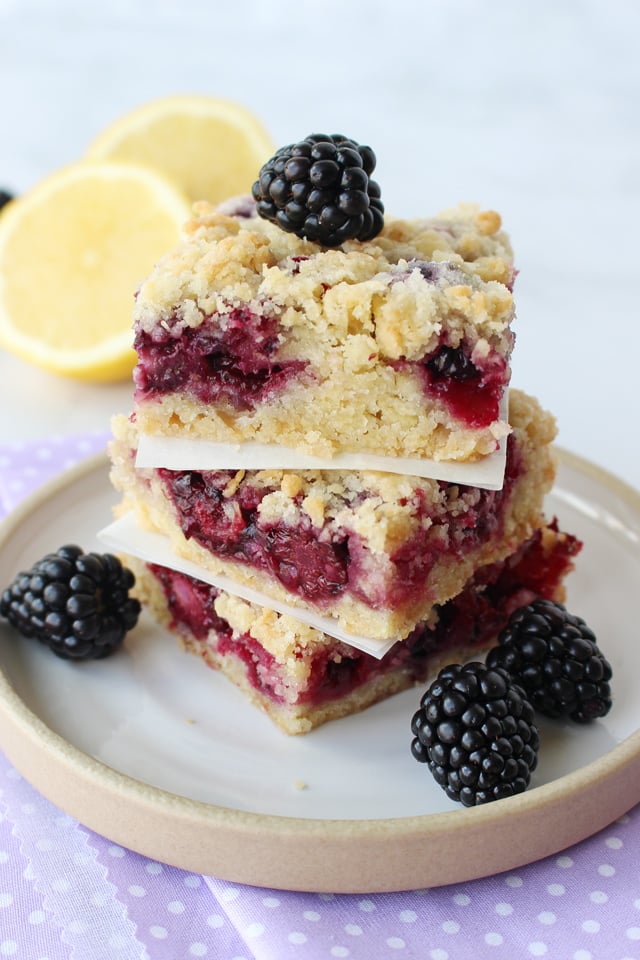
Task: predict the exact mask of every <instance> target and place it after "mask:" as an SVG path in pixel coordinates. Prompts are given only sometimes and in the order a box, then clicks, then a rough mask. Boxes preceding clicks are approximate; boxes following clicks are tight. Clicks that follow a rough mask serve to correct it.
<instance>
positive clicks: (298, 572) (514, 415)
mask: <svg viewBox="0 0 640 960" xmlns="http://www.w3.org/2000/svg"><path fill="white" fill-rule="evenodd" d="M510 421H511V430H512V432H511V434H510V436H509V438H508V445H507V462H506V472H505V481H504V485H503V487H502V490H500V491H489V490H481V489H478V488H476V487H463V486H460V485H458V484H452V483H443V482H440V481H436V480H429V479H420V478H416V477H404V476H400V475H397V474H384V473H375V472H371V471H369V472H367V471H363V472H341V471H308V472H303V473H295V472H292V471H287V470H271V471H239V472H237V473H234V472H233V471H212V472H199V471H192V470H182V471H172V470H165V469H136V468H135V447H136V437H137V430H138V424H137V419H134V420H127V419H126V418H125V417H120V418H117V419H116V420H115V421H114V425H113V426H114V435H115V440H114V441H113V443H112V445H111V457H112V463H113V466H112V481H113V484H114V486H115V487H116V488H117V489H118V490H120V491H121V493H122V494H123V496H124V504H123V508H122V509H123V510H124V509H131V510H133V511H134V512H135V514H136V518H137V520H138V522H139V523H140V525H141V526H143V527H144V528H146V529H150V530H153V531H155V532H157V533H162V534H164V535H165V536H168V537H169V539H170V541H171V544H172V547H173V550H174V551H175V552H176V553H177V554H178V555H180V556H181V557H183V558H185V559H187V560H190V561H192V562H194V563H196V564H198V565H200V566H201V567H205V568H206V569H207V570H208V571H209V572H210V573H211V574H214V575H215V574H218V575H220V574H222V575H225V576H228V577H231V579H233V580H235V581H237V582H238V583H241V584H243V585H245V586H248V587H251V588H253V589H255V590H258V591H260V592H261V593H263V594H266V595H268V596H269V597H271V598H272V599H273V600H278V601H280V602H284V603H287V604H290V605H293V606H298V607H306V608H308V609H311V610H313V611H315V612H317V613H320V614H322V615H324V616H330V617H333V618H335V619H336V620H337V622H338V623H339V624H340V626H341V627H342V629H343V630H345V631H346V632H348V633H350V634H359V635H362V636H366V637H371V638H374V639H380V640H388V639H390V638H402V637H406V636H407V634H409V633H410V632H411V630H412V629H413V628H414V626H415V624H416V623H417V622H418V621H424V620H429V619H430V617H431V615H432V612H433V609H434V607H435V606H436V605H440V604H443V603H445V602H446V601H447V600H449V599H450V598H452V597H453V596H455V595H456V594H458V593H459V592H460V590H462V589H463V587H464V584H465V583H466V582H467V581H468V580H469V578H470V577H472V576H473V574H474V572H475V571H476V570H477V569H478V568H479V567H481V566H485V565H487V564H491V563H499V562H501V561H503V560H504V559H505V558H506V557H507V556H509V555H511V554H512V553H513V552H514V551H515V550H517V548H518V547H519V546H520V545H521V544H522V543H523V542H524V541H526V540H527V539H528V538H529V537H531V535H532V534H533V532H534V531H535V530H536V529H537V528H538V527H540V526H541V525H542V524H543V522H544V520H543V514H542V505H543V498H544V496H545V494H546V493H547V492H548V490H549V489H550V487H551V484H552V482H553V478H554V458H553V453H552V449H551V442H552V440H553V438H554V435H555V424H554V421H553V418H552V417H551V416H550V415H549V414H548V413H546V412H545V411H543V410H542V408H541V407H540V405H539V404H538V403H537V401H536V400H534V399H533V398H531V397H528V396H526V395H525V394H524V393H522V392H520V391H517V390H513V391H512V392H511V397H510Z"/></svg>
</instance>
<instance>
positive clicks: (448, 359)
mask: <svg viewBox="0 0 640 960" xmlns="http://www.w3.org/2000/svg"><path fill="white" fill-rule="evenodd" d="M417 368H418V372H419V375H420V378H421V380H422V386H423V389H424V391H425V393H426V394H427V396H430V397H434V396H435V397H437V398H438V399H440V400H442V401H443V402H444V403H445V404H446V406H447V407H448V409H449V410H450V411H451V413H452V414H453V416H454V417H455V418H456V419H457V420H462V421H463V423H466V424H467V425H468V426H469V427H474V428H483V427H488V426H489V425H490V424H491V423H493V422H494V421H495V420H498V419H499V416H500V401H501V399H502V394H503V392H504V389H505V387H506V385H507V372H508V371H507V364H506V361H505V359H504V357H501V356H500V355H499V354H493V355H492V356H491V357H490V358H488V359H487V361H486V362H485V363H484V365H483V366H482V368H480V367H477V366H476V365H475V363H474V362H473V360H472V359H471V357H470V356H469V354H468V353H467V352H466V351H465V349H464V346H459V347H450V346H447V345H446V344H445V345H443V346H441V347H439V348H438V350H437V351H436V353H434V354H432V356H431V357H429V358H428V359H427V360H425V361H423V362H422V363H418V364H417Z"/></svg>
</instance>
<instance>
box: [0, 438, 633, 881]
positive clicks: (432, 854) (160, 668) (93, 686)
mask: <svg viewBox="0 0 640 960" xmlns="http://www.w3.org/2000/svg"><path fill="white" fill-rule="evenodd" d="M115 499H116V497H115V495H114V493H113V492H112V490H111V488H110V485H109V481H108V468H107V463H106V459H105V458H104V457H103V456H99V457H97V458H94V459H92V460H89V461H87V462H85V463H84V464H82V465H81V466H80V467H79V468H75V469H74V470H72V471H70V472H69V473H67V474H65V475H63V476H61V477H59V478H58V479H57V480H56V481H54V482H53V483H51V484H49V485H48V486H46V487H44V488H43V489H42V490H41V491H39V492H38V493H37V494H36V495H35V496H34V497H32V498H31V499H30V500H29V501H27V502H25V503H24V504H23V505H22V506H21V507H20V508H19V509H18V510H17V511H15V512H14V513H13V514H12V515H11V516H10V517H9V518H8V519H7V520H5V522H4V525H3V527H2V531H3V532H2V536H1V538H0V583H2V584H6V583H8V582H9V581H10V580H11V579H12V578H13V576H14V575H15V573H16V572H17V571H18V570H20V569H23V568H26V567H28V566H30V565H31V564H32V563H33V562H34V561H35V560H37V559H39V558H40V556H42V555H43V554H44V553H45V552H47V551H48V550H53V549H56V548H57V547H59V546H61V545H62V544H63V543H68V542H77V543H80V544H81V545H82V546H83V547H84V548H85V549H100V546H99V544H98V542H97V540H96V537H95V535H96V532H97V531H98V530H99V529H100V528H101V527H102V526H104V525H105V524H106V523H107V522H108V521H109V519H110V516H111V506H112V504H113V502H114V501H115ZM547 511H548V514H549V515H550V516H551V515H557V516H558V518H559V520H560V524H561V526H562V527H564V528H565V529H566V530H568V531H570V532H572V533H575V534H576V535H577V536H579V537H580V538H581V539H582V540H583V541H584V550H583V552H582V554H581V556H580V557H579V558H578V563H577V569H576V571H575V573H573V574H572V575H571V578H570V581H569V598H568V605H569V606H570V607H571V608H572V609H573V610H575V612H577V613H579V614H580V615H581V616H583V617H584V618H585V619H586V620H587V621H588V622H589V623H590V624H591V625H592V627H593V628H594V630H595V631H596V634H597V636H598V637H599V640H600V643H601V646H602V647H603V649H604V650H605V651H606V653H607V655H608V657H609V659H610V661H611V663H612V666H613V670H614V680H613V689H614V695H615V702H614V707H613V709H612V711H611V713H610V714H609V715H608V716H607V717H606V718H605V719H603V720H600V721H598V722H597V723H594V724H592V725H591V726H588V727H577V726H575V725H568V724H566V725H565V724H562V723H552V722H543V723H542V724H541V741H542V745H541V751H540V762H539V766H538V769H537V770H536V772H535V774H534V777H533V782H532V785H531V787H530V789H529V790H528V791H527V793H525V794H522V795H520V796H518V797H514V798H512V799H508V800H503V801H499V802H497V803H493V804H488V805H487V806H484V807H477V808H473V809H464V808H460V807H458V806H457V805H456V804H453V803H452V802H451V801H449V800H448V799H447V797H446V796H445V794H444V793H443V791H442V790H441V789H440V788H439V787H438V786H437V785H436V784H435V782H434V781H433V780H432V779H431V777H430V775H429V773H428V772H427V771H426V769H425V768H424V767H423V766H422V765H421V764H417V763H416V762H415V761H414V760H413V758H412V757H411V754H410V752H409V744H410V740H411V734H410V731H409V724H410V720H411V716H412V715H413V712H414V711H415V710H416V709H417V706H418V703H419V697H420V691H419V690H411V691H407V692H406V693H403V694H400V695H398V696H396V697H393V698H391V699H389V700H388V701H386V702H385V703H382V704H379V705H377V706H374V707H372V708H370V709H369V710H367V711H365V712H364V713H362V714H359V715H357V716H353V717H349V718H347V719H344V720H340V721H337V722H336V723H333V724H327V725H326V726H324V727H321V728H320V729H318V730H316V731H313V732H312V733H311V734H308V735H307V736H305V737H287V736H285V735H284V734H282V733H281V732H280V731H279V730H278V729H276V728H275V727H274V726H273V725H272V724H271V722H270V721H269V720H268V719H267V718H266V717H265V716H263V715H262V714H261V713H260V712H259V711H257V710H256V709H255V708H254V707H252V706H250V705H249V704H248V703H247V702H246V701H245V699H244V697H243V696H242V695H241V694H240V693H239V692H238V691H237V690H236V689H235V687H233V686H232V685H231V684H230V683H229V682H228V681H227V680H226V679H225V678H224V677H222V676H220V675H218V674H216V673H214V672H213V671H211V670H209V669H207V668H206V667H205V666H204V665H203V664H202V663H201V662H200V661H199V660H198V659H196V658H195V657H191V656H188V655H187V654H184V653H182V652H181V651H180V650H179V649H178V647H177V644H176V643H175V641H174V640H173V639H172V638H171V637H170V636H169V635H168V634H166V633H165V632H164V631H162V630H160V629H159V628H158V627H157V626H155V625H154V624H153V623H152V622H151V621H150V620H148V619H146V618H145V617H143V618H142V620H141V622H140V624H139V626H138V627H137V628H136V630H135V631H134V632H133V633H132V634H131V635H130V636H129V637H128V638H127V642H126V645H125V648H124V649H123V650H122V651H120V652H119V653H118V654H117V655H116V656H114V657H112V658H110V659H108V660H105V661H97V662H90V663H83V664H69V663H66V662H64V661H61V660H58V659H57V658H55V657H53V656H52V655H51V654H50V652H49V651H47V650H46V649H45V648H44V647H43V646H41V645H40V644H37V643H34V642H33V641H28V640H25V639H23V638H21V637H19V636H18V635H17V634H15V632H14V631H12V630H11V629H10V628H9V627H8V626H7V625H6V624H3V625H2V626H0V671H1V673H0V744H1V745H2V747H3V749H4V750H5V752H6V754H7V755H8V757H9V759H10V760H11V762H12V763H13V764H14V765H15V766H16V767H17V769H18V770H20V772H21V773H22V774H23V775H24V776H25V777H26V778H27V779H28V780H29V781H30V782H31V783H32V784H33V785H34V786H35V787H36V788H37V789H39V790H40V791H41V792H42V793H43V794H44V795H45V796H46V797H48V798H49V799H50V800H52V801H53V802H54V803H55V804H57V805H58V806H59V807H61V808H62V809H63V810H65V811H66V812H68V813H69V814H71V815H72V816H73V817H75V818H76V819H77V820H79V821H80V822H81V823H84V824H85V825H86V826H88V827H90V828H91V829H93V830H96V831H98V832H99V833H101V834H103V835H105V836H107V837H108V838H110V839H112V840H113V841H115V842H117V843H121V844H123V845H125V846H127V847H130V848H132V849H134V850H137V851H139V852H141V853H144V854H145V855H147V856H150V857H154V858H156V859H159V860H163V861H165V862H167V863H171V864H174V865H176V866H179V867H182V868H184V869H188V870H193V871H196V872H199V873H210V874H214V875H216V876H218V877H222V878H225V879H228V880H235V881H239V882H244V883H251V884H257V885H261V886H268V887H279V888H284V889H298V890H316V891H329V892H351V891H354V892H355V891H358V892H365V891H367V892H374V891H380V890H389V891H390V890H400V889H410V888H414V887H424V886H434V885H438V884H445V883H452V882H457V881H462V880H469V879H472V878H474V877H478V876H483V875H487V874H490V873H495V872H498V871H501V870H507V869H513V868H514V867H516V866H518V865H521V864H523V863H527V862H530V861H532V860H535V859H538V858H540V857H543V856H546V855H548V854H550V853H553V852H556V851H557V850H560V849H562V848H564V847H566V846H569V845H570V844H572V843H574V842H576V841H578V840H580V839H583V838H584V837H586V836H588V835H590V834H591V833H593V832H595V831H596V830H598V829H600V828H601V827H603V826H605V825H606V824H607V823H609V822H611V821H612V820H613V819H615V818H616V817H618V816H619V815H621V814H622V813H623V812H624V811H625V810H627V809H629V808H630V807H631V806H632V805H633V804H635V803H636V802H637V801H638V800H640V733H639V732H638V730H639V728H640V704H639V702H638V698H637V688H636V681H635V677H637V676H639V675H640V645H639V644H638V643H637V642H636V638H635V632H636V628H635V622H636V617H635V613H634V609H635V608H634V603H635V598H636V595H637V590H638V584H639V583H640V496H639V495H638V494H637V493H635V492H634V491H632V490H631V489H629V488H628V487H626V486H625V485H623V484H622V483H621V482H620V481H618V480H616V479H615V478H613V477H611V476H610V475H607V474H605V473H604V472H602V471H600V470H598V469H596V468H595V467H593V466H591V465H590V464H588V463H586V462H585V461H582V460H578V459H577V458H575V457H573V456H569V455H568V454H562V455H561V463H560V469H559V473H558V480H557V484H556V487H555V488H554V491H553V493H552V494H551V496H550V497H549V500H548V504H547Z"/></svg>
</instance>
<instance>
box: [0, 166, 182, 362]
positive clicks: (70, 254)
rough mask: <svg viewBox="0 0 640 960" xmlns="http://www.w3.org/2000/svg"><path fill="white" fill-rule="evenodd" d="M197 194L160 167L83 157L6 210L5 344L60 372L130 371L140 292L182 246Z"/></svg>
mask: <svg viewBox="0 0 640 960" xmlns="http://www.w3.org/2000/svg"><path fill="white" fill-rule="evenodd" d="M189 212H190V204H189V201H188V199H187V198H186V197H185V196H184V195H183V194H182V192H181V191H180V190H179V189H177V188H176V187H175V186H174V185H173V184H172V183H171V182H170V181H167V180H166V178H164V177H163V176H162V175H160V174H158V173H156V172H155V171H152V170H148V169H145V168H142V167H138V166H133V165H128V164H118V163H104V164H76V165H74V166H71V167H67V168H65V169H64V170H62V171H59V172H58V173H56V174H54V175H53V176H51V177H49V178H47V179H46V180H43V181H41V182H40V183H39V184H38V185H37V186H36V187H34V188H33V190H31V191H30V192H29V193H27V194H25V195H24V196H23V197H21V198H19V199H18V200H15V201H14V202H13V203H11V204H10V205H9V206H8V207H7V208H6V209H5V211H4V212H3V213H2V215H1V216H0V344H2V345H3V346H4V347H5V348H6V349H7V350H9V351H10V352H12V353H15V354H16V355H18V356H20V357H22V358H23V359H25V360H28V361H30V362H32V363H35V364H37V365H39V366H41V367H44V368H46V369H48V370H50V371H53V372H55V373H61V374H65V375H68V376H73V377H78V378H81V379H94V380H113V379H118V378H121V377H125V376H127V375H129V374H130V373H131V370H132V368H133V365H134V363H135V354H134V352H133V349H132V338H133V335H132V330H131V315H132V308H133V301H134V295H135V291H136V289H137V287H138V286H139V284H140V283H141V281H142V280H143V279H144V278H145V276H147V274H148V273H149V272H150V270H151V268H152V267H153V265H154V263H155V262H156V261H157V260H158V259H159V258H160V257H161V256H162V255H163V254H164V253H165V252H166V251H167V250H170V249H171V248H172V247H174V246H175V244H176V242H177V240H178V238H179V235H180V227H181V225H182V224H183V223H184V221H185V220H186V219H187V218H188V216H189Z"/></svg>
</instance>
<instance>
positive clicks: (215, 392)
mask: <svg viewBox="0 0 640 960" xmlns="http://www.w3.org/2000/svg"><path fill="white" fill-rule="evenodd" d="M216 320H217V322H216V323H215V324H214V323H213V322H212V321H208V322H207V321H205V322H204V323H202V324H201V325H200V326H199V327H185V328H184V329H183V330H182V331H181V333H180V335H179V336H175V335H174V334H173V333H172V327H175V325H176V323H177V319H176V320H174V321H173V322H169V323H168V324H167V329H165V330H164V331H163V333H162V334H160V335H159V334H158V329H157V328H156V330H154V333H153V335H151V334H149V333H147V332H146V331H144V330H138V331H137V333H136V337H135V342H134V349H135V350H136V352H137V354H138V365H137V367H136V369H135V373H134V380H135V385H136V400H137V401H140V400H144V399H148V398H150V397H155V396H161V395H162V394H165V393H173V392H175V391H178V390H180V391H186V392H188V393H191V394H192V395H193V396H194V397H195V398H197V400H199V401H200V402H201V403H226V404H228V405H229V406H231V407H233V408H235V409H236V410H251V409H253V408H254V407H255V406H256V404H258V403H262V402H264V401H265V400H267V399H268V398H269V397H270V396H272V395H274V394H276V393H279V392H280V391H281V390H282V389H283V388H284V387H285V386H286V384H287V383H288V382H289V380H290V379H291V378H292V377H295V376H298V375H299V374H300V373H302V371H303V370H304V368H305V366H306V364H305V362H304V361H301V360H278V359H277V351H278V348H279V346H280V337H279V330H278V322H277V320H276V319H275V318H272V317H266V316H264V315H259V314H256V313H254V312H253V311H251V310H249V309H247V308H244V307H238V308H237V309H234V310H232V311H230V313H229V314H228V315H226V316H225V317H224V324H223V323H222V321H221V318H216Z"/></svg>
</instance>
